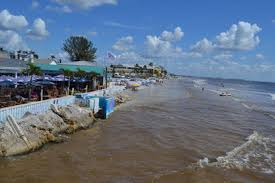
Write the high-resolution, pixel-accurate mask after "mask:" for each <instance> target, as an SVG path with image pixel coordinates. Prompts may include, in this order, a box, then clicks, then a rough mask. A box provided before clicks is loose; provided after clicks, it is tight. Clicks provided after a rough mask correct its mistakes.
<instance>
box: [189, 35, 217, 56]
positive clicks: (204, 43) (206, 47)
mask: <svg viewBox="0 0 275 183" xmlns="http://www.w3.org/2000/svg"><path fill="white" fill-rule="evenodd" d="M213 49H214V45H213V43H212V42H211V41H209V40H208V39H206V38H204V39H202V40H200V41H198V42H197V43H196V44H195V45H192V46H191V50H192V51H193V52H198V53H209V52H211V51H212V50H213Z"/></svg>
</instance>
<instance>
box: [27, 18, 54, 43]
mask: <svg viewBox="0 0 275 183" xmlns="http://www.w3.org/2000/svg"><path fill="white" fill-rule="evenodd" d="M27 34H28V36H29V37H30V38H31V39H37V40H41V39H44V38H45V37H47V36H48V35H49V32H48V31H47V28H46V23H45V22H44V20H42V19H41V18H37V19H35V20H34V22H33V26H32V29H29V30H27Z"/></svg>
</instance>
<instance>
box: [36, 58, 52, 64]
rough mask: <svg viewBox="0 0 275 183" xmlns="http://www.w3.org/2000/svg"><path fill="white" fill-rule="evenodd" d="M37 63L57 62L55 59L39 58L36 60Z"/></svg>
mask: <svg viewBox="0 0 275 183" xmlns="http://www.w3.org/2000/svg"><path fill="white" fill-rule="evenodd" d="M34 62H35V63H36V64H56V62H55V61H53V60H51V59H38V60H35V61H34Z"/></svg>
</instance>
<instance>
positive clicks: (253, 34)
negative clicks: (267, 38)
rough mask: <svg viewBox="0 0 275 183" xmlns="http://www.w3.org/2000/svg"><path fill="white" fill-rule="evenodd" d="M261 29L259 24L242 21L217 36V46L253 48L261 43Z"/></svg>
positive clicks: (241, 48) (238, 48)
mask: <svg viewBox="0 0 275 183" xmlns="http://www.w3.org/2000/svg"><path fill="white" fill-rule="evenodd" d="M261 30H262V29H261V28H260V27H259V26H258V25H257V24H250V23H248V22H243V21H240V22H239V23H238V24H237V25H236V24H233V25H232V26H231V28H230V29H229V30H228V31H226V32H222V33H220V34H219V35H218V36H216V44H217V45H216V46H217V47H218V48H220V49H225V50H252V49H253V48H255V47H256V46H257V45H258V44H259V43H260V38H259V36H257V33H259V32H260V31H261Z"/></svg>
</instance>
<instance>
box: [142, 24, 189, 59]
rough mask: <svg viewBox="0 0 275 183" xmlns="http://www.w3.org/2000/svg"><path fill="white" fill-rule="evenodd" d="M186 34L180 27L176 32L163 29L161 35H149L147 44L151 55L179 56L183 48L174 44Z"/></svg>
mask: <svg viewBox="0 0 275 183" xmlns="http://www.w3.org/2000/svg"><path fill="white" fill-rule="evenodd" d="M183 36H184V33H183V31H182V30H181V28H180V27H177V28H175V30H174V32H168V31H163V32H162V34H161V35H160V36H152V35H147V36H146V40H145V45H146V47H147V52H148V54H149V56H152V57H179V56H182V54H183V53H182V49H181V48H180V47H177V46H175V45H174V43H175V42H177V41H180V40H181V39H182V37H183Z"/></svg>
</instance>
